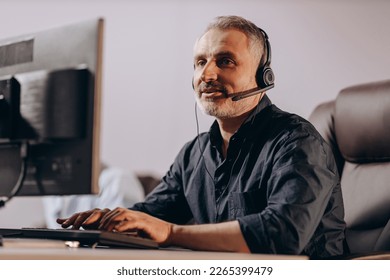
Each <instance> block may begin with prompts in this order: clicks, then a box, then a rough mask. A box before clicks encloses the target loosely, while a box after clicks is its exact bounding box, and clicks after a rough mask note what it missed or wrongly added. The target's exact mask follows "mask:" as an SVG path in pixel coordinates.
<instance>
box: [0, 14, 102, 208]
mask: <svg viewBox="0 0 390 280" xmlns="http://www.w3.org/2000/svg"><path fill="white" fill-rule="evenodd" d="M103 25H104V20H103V19H101V18H97V19H93V20H88V21H84V22H79V23H75V24H71V25H67V26H61V27H57V28H52V29H48V30H44V31H41V32H36V33H32V34H27V35H23V36H17V37H13V38H7V39H0V198H1V200H0V204H4V203H5V202H6V201H8V200H9V199H10V197H12V196H14V195H21V196H31V195H70V194H93V193H97V192H98V177H99V173H100V159H99V149H100V148H99V142H100V141H99V139H100V114H101V80H102V47H103Z"/></svg>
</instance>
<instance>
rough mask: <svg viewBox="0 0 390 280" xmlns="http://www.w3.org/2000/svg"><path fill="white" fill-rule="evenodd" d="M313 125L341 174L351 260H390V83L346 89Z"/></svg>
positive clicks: (318, 113) (318, 111)
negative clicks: (327, 147)
mask: <svg viewBox="0 0 390 280" xmlns="http://www.w3.org/2000/svg"><path fill="white" fill-rule="evenodd" d="M309 120H310V121H311V122H312V124H313V125H314V126H315V127H316V128H317V130H318V131H319V132H320V133H321V135H322V136H323V137H324V139H325V141H326V142H327V143H328V144H329V145H330V146H331V148H332V150H333V152H334V155H335V159H336V163H337V167H338V170H339V173H340V177H341V188H342V191H343V200H344V208H345V221H346V225H347V229H346V240H347V244H348V246H349V249H350V255H349V256H346V258H361V259H370V258H373V259H390V80H386V81H379V82H373V83H368V84H361V85H356V86H351V87H348V88H345V89H343V90H341V91H340V93H339V94H338V96H337V98H336V99H335V100H332V101H329V102H325V103H323V104H320V105H319V106H317V107H316V108H315V110H314V111H313V113H312V114H311V116H310V117H309Z"/></svg>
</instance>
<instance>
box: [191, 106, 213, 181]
mask: <svg viewBox="0 0 390 280" xmlns="http://www.w3.org/2000/svg"><path fill="white" fill-rule="evenodd" d="M197 109H198V106H197V104H196V102H195V120H196V135H198V137H197V142H198V146H199V150H200V156H201V157H202V159H203V162H204V155H203V154H204V150H202V146H201V145H200V139H199V121H198V110H197ZM204 168H205V169H206V172H207V174H208V175H209V176H210V178H211V181H212V182H214V178H213V176H211V173H210V171H209V170H208V169H207V166H206V162H204Z"/></svg>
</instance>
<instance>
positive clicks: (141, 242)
mask: <svg viewBox="0 0 390 280" xmlns="http://www.w3.org/2000/svg"><path fill="white" fill-rule="evenodd" d="M0 236H2V237H3V238H38V239H52V240H53V239H54V240H63V241H78V242H79V244H80V246H109V247H122V248H137V249H158V248H159V246H158V244H157V243H156V242H155V241H153V240H151V239H148V238H142V237H139V236H135V235H134V233H122V232H110V231H101V230H81V229H80V230H78V229H48V228H21V229H17V228H0Z"/></svg>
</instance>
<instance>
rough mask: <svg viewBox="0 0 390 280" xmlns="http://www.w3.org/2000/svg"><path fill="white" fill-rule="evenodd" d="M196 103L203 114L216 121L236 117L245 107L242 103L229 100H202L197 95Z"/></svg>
mask: <svg viewBox="0 0 390 280" xmlns="http://www.w3.org/2000/svg"><path fill="white" fill-rule="evenodd" d="M196 103H197V104H198V107H199V108H200V110H201V111H202V112H203V113H204V114H206V115H209V116H212V117H215V118H217V119H228V118H232V117H236V116H237V115H239V112H241V111H242V110H243V109H244V108H245V107H246V106H245V104H243V103H244V102H235V101H232V100H231V98H218V99H211V98H210V99H202V98H201V97H199V96H198V95H197V96H196Z"/></svg>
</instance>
